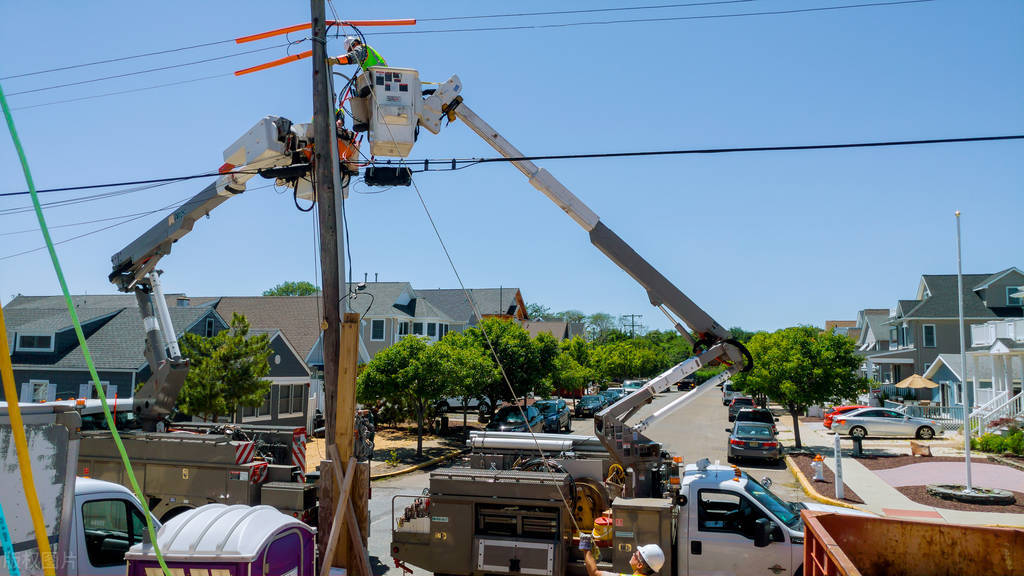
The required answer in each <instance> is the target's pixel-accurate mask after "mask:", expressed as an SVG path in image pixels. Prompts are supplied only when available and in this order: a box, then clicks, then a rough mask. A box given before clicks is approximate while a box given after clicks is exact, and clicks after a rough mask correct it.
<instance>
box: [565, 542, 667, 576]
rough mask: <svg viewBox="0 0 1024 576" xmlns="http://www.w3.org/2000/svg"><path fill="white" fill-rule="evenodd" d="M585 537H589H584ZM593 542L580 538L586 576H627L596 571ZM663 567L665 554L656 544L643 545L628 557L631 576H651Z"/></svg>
mask: <svg viewBox="0 0 1024 576" xmlns="http://www.w3.org/2000/svg"><path fill="white" fill-rule="evenodd" d="M585 536H589V534H588V535H585ZM584 541H586V543H585V542H584ZM592 548H593V540H592V539H591V538H580V549H582V550H586V556H584V558H583V562H584V564H586V566H587V576H629V575H628V574H616V573H614V572H606V571H604V570H598V569H597V559H596V558H594V552H593V549H592ZM664 565H665V553H664V552H662V550H661V547H660V546H658V545H657V544H644V545H643V546H638V547H637V549H636V551H635V552H633V555H632V556H630V557H629V567H630V568H632V569H633V575H632V576H651V575H652V574H656V573H657V572H658V570H661V567H662V566H664Z"/></svg>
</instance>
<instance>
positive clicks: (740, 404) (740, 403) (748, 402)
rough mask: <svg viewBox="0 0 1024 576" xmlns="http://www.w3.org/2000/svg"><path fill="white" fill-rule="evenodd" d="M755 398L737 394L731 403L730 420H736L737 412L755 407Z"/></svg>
mask: <svg viewBox="0 0 1024 576" xmlns="http://www.w3.org/2000/svg"><path fill="white" fill-rule="evenodd" d="M753 407H754V399H753V398H751V397H749V396H737V397H735V398H733V399H732V402H730V403H729V422H732V421H734V420H736V414H738V413H739V411H740V410H742V409H744V408H753Z"/></svg>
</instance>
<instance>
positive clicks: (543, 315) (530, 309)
mask: <svg viewBox="0 0 1024 576" xmlns="http://www.w3.org/2000/svg"><path fill="white" fill-rule="evenodd" d="M526 316H527V317H528V318H529V319H530V320H547V319H549V318H551V317H552V313H551V308H548V307H547V306H544V305H543V304H537V303H536V302H534V303H533V304H527V305H526Z"/></svg>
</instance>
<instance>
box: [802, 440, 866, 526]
mask: <svg viewBox="0 0 1024 576" xmlns="http://www.w3.org/2000/svg"><path fill="white" fill-rule="evenodd" d="M786 468H789V472H790V473H791V474H792V475H793V477H795V478H796V479H797V481H798V482H800V487H801V488H803V490H804V493H805V494H807V495H808V496H810V497H811V499H812V500H817V501H818V502H821V503H822V504H828V505H829V506H842V507H843V508H850V509H853V510H859V511H861V512H867V513H868V514H871V513H872V512H871V511H870V510H868V509H866V508H861V507H860V506H854V505H853V504H847V503H846V502H843V501H841V500H836V499H834V498H829V497H828V496H822V495H821V493H819V492H818V491H817V490H816V489H815V488H814V486H813V485H812V484H811V482H810V480H808V479H807V476H804V473H803V472H801V471H800V467H799V466H797V465H796V462H793V459H792V458H790V457H789V454H787V455H786Z"/></svg>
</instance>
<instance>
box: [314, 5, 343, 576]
mask: <svg viewBox="0 0 1024 576" xmlns="http://www.w3.org/2000/svg"><path fill="white" fill-rule="evenodd" d="M309 11H310V23H311V25H312V30H311V31H312V33H313V42H312V43H313V56H312V58H313V142H314V156H313V162H314V168H315V175H314V178H315V179H316V180H315V184H316V186H315V195H316V196H315V198H316V203H317V210H318V212H317V215H318V216H319V219H320V267H321V270H322V273H323V278H322V282H323V303H324V307H323V311H324V317H323V320H322V321H321V325H320V327H321V328H322V329H323V342H322V346H321V348H320V349H321V351H322V352H323V360H324V412H325V414H324V426H325V430H324V432H325V434H324V435H325V437H326V438H329V439H333V438H334V433H335V427H336V426H337V414H335V410H334V408H335V406H336V405H337V397H338V356H339V351H340V350H341V348H340V339H341V338H340V337H341V280H340V270H343V269H344V265H343V264H342V263H341V254H343V252H341V251H340V250H339V249H338V239H339V234H338V212H337V210H338V205H337V190H336V189H335V186H334V182H335V178H334V170H335V162H334V161H333V160H334V159H333V158H332V157H331V149H332V147H331V146H330V145H329V143H330V142H331V141H332V140H333V139H334V138H335V135H336V128H335V126H334V110H333V109H332V108H333V106H332V104H333V103H334V94H333V93H332V91H331V87H330V86H331V83H330V74H331V71H330V67H329V66H328V64H327V24H326V21H325V18H326V15H325V7H324V0H310V5H309ZM352 417H353V415H351V414H350V415H348V418H350V419H351V418H352ZM321 474H322V477H321V479H320V513H319V518H318V521H319V530H318V535H319V541H320V542H319V543H320V546H319V548H320V550H321V551H323V550H324V549H325V548H326V542H327V537H328V535H329V534H330V531H331V524H332V522H334V493H335V489H334V481H333V479H332V478H331V469H330V467H323V469H322V470H321ZM325 561H326V562H330V561H331V559H325Z"/></svg>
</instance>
